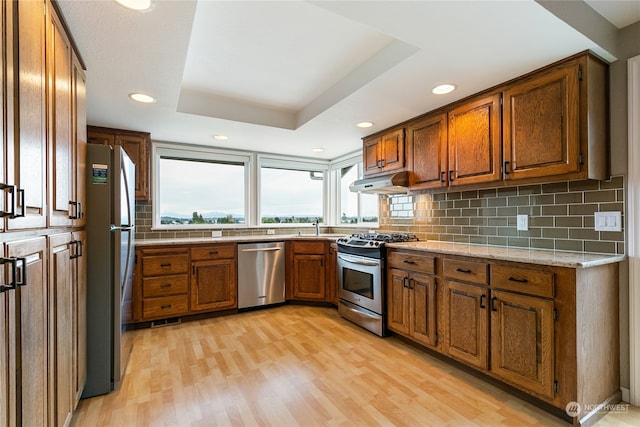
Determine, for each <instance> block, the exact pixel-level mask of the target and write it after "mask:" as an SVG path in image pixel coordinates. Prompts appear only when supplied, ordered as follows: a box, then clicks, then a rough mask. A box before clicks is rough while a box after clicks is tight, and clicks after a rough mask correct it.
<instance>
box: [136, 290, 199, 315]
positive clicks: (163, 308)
mask: <svg viewBox="0 0 640 427" xmlns="http://www.w3.org/2000/svg"><path fill="white" fill-rule="evenodd" d="M188 312H189V297H188V296H187V295H177V296H173V297H162V298H149V299H145V300H143V301H142V316H143V318H145V319H157V318H163V317H175V316H182V315H185V314H187V313H188Z"/></svg>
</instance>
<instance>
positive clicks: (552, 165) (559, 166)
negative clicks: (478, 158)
mask: <svg viewBox="0 0 640 427" xmlns="http://www.w3.org/2000/svg"><path fill="white" fill-rule="evenodd" d="M578 72H579V66H578V65H577V64H575V63H571V64H570V65H569V66H563V67H561V68H558V69H554V70H552V71H550V72H548V73H545V74H543V75H541V76H536V77H534V78H531V79H529V80H526V81H524V82H522V83H520V84H517V85H515V86H512V87H511V88H509V89H507V90H506V91H505V92H504V117H503V139H504V157H505V161H506V162H509V163H508V164H507V165H506V169H505V172H506V174H505V179H521V178H534V177H540V176H551V175H561V174H565V173H571V172H577V171H579V170H580V162H579V157H580V94H579V82H578Z"/></svg>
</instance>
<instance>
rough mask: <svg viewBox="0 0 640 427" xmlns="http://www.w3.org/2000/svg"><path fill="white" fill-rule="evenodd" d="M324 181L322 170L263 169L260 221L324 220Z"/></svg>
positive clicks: (298, 221) (261, 171) (299, 221)
mask: <svg viewBox="0 0 640 427" xmlns="http://www.w3.org/2000/svg"><path fill="white" fill-rule="evenodd" d="M323 183H324V174H323V173H322V172H321V171H307V170H294V169H279V168H272V167H262V168H260V213H261V215H260V216H261V219H260V222H262V223H263V224H305V223H307V224H308V223H313V222H316V221H319V222H320V223H323V222H324V221H323V200H324V191H323V189H324V184H323Z"/></svg>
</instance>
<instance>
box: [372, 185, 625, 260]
mask: <svg viewBox="0 0 640 427" xmlns="http://www.w3.org/2000/svg"><path fill="white" fill-rule="evenodd" d="M380 211H381V212H380V228H381V229H382V230H385V231H388V232H404V233H414V234H416V235H417V237H418V238H419V239H420V240H439V241H450V242H461V243H474V244H482V245H496V246H508V247H523V248H537V249H554V250H568V251H585V252H600V253H612V254H623V253H624V250H625V247H624V240H625V239H624V229H623V231H620V232H601V231H595V230H594V215H593V213H594V212H597V211H620V212H624V182H623V178H622V177H621V176H618V177H614V178H613V179H611V180H609V181H601V182H600V181H577V182H559V183H553V184H542V185H540V184H538V185H527V186H519V187H508V188H498V189H488V190H473V191H454V192H449V193H437V194H428V193H423V194H414V195H410V196H407V195H395V196H389V197H381V205H380ZM517 214H525V215H528V217H529V230H528V231H517V230H516V215H517ZM623 224H624V216H623Z"/></svg>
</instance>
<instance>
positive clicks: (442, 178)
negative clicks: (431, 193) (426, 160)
mask: <svg viewBox="0 0 640 427" xmlns="http://www.w3.org/2000/svg"><path fill="white" fill-rule="evenodd" d="M445 175H446V172H445V171H442V172H440V182H445V179H444V177H445Z"/></svg>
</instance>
